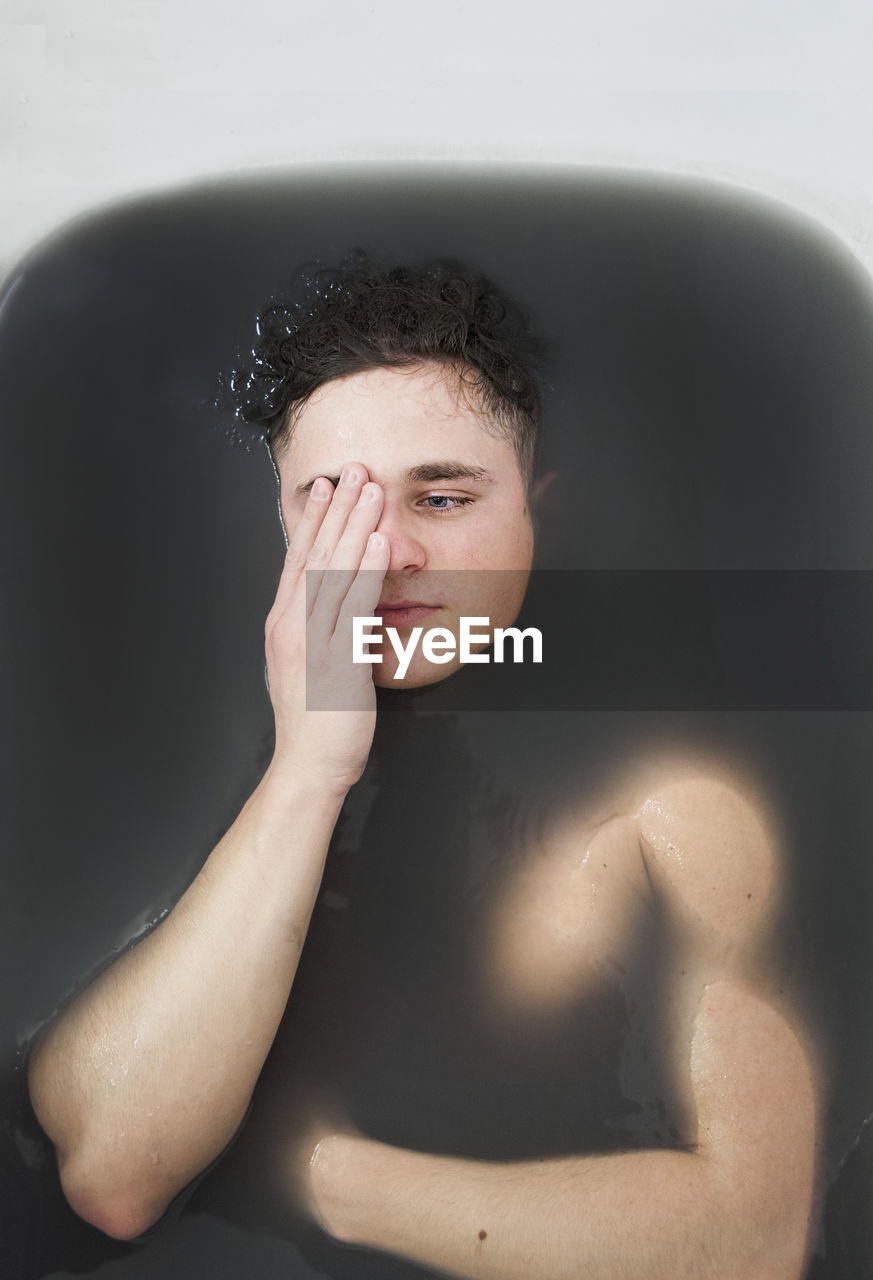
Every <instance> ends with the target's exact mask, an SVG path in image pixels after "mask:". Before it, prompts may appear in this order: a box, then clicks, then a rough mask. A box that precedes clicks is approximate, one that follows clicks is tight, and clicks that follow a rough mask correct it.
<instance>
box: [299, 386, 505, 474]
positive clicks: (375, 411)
mask: <svg viewBox="0 0 873 1280" xmlns="http://www.w3.org/2000/svg"><path fill="white" fill-rule="evenodd" d="M425 455H427V456H428V457H430V456H438V457H451V458H457V459H459V460H461V461H464V462H468V463H470V464H471V465H474V466H481V467H484V468H487V469H494V468H495V467H504V466H507V465H508V466H513V465H514V463H515V454H514V451H513V450H512V447H511V446H510V445H509V443H508V442H507V441H506V440H505V439H504V438H503V436H502V435H500V434H499V432H498V429H497V428H496V427H492V426H490V425H489V424H487V422H486V420H485V418H484V415H483V413H482V412H481V411H480V410H478V409H477V408H476V407H475V404H474V402H473V400H472V396H471V395H470V393H468V392H467V391H466V389H465V388H464V387H463V385H462V383H461V380H460V375H459V374H458V372H457V371H456V370H454V369H453V368H451V366H447V365H437V364H418V365H414V366H411V367H409V368H403V369H368V370H366V371H365V372H364V373H355V374H351V375H349V376H348V377H345V378H336V379H335V380H333V381H332V382H328V383H325V384H324V386H322V387H319V388H318V390H317V391H316V392H314V393H313V395H312V396H311V397H310V399H309V400H308V401H307V402H306V404H305V405H304V406H303V408H302V409H301V411H300V413H299V414H298V416H297V417H296V419H295V421H294V424H293V427H292V432H291V438H290V440H289V442H288V445H287V448H286V449H285V450H284V452H283V453H282V456H281V459H280V470H281V471H282V472H283V475H284V477H285V478H286V479H287V480H288V481H289V482H292V481H293V483H295V484H297V483H298V482H304V483H305V482H306V481H308V480H310V479H312V477H313V476H315V475H322V474H327V475H337V474H339V468H341V467H342V464H343V463H344V462H351V461H355V462H362V463H363V464H364V465H365V466H366V467H367V468H368V470H369V472H370V475H371V477H372V478H374V479H378V480H382V481H387V480H388V479H390V478H391V477H392V476H394V475H397V474H400V473H405V472H407V471H408V470H410V468H412V467H414V466H415V465H416V464H418V463H420V462H421V461H422V459H423V457H424V456H425Z"/></svg>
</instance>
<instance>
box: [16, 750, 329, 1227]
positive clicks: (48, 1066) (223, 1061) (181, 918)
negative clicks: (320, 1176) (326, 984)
mask: <svg viewBox="0 0 873 1280" xmlns="http://www.w3.org/2000/svg"><path fill="white" fill-rule="evenodd" d="M340 803H341V801H340V798H339V797H338V796H337V795H336V794H335V793H331V792H329V791H327V790H324V789H318V788H316V787H315V786H310V787H303V786H301V785H299V784H295V783H290V782H289V781H288V780H287V778H282V777H280V776H277V775H276V774H275V773H273V772H270V771H268V774H267V775H266V777H265V778H264V780H263V782H262V783H261V785H260V786H259V787H258V789H257V791H256V792H255V793H254V795H253V796H252V797H251V799H250V800H249V801H248V803H247V804H246V806H245V808H244V809H243V811H242V813H241V814H240V816H239V818H238V819H237V821H236V822H235V823H234V825H233V827H232V828H231V829H230V831H229V832H228V833H227V835H226V836H225V837H224V839H223V840H222V841H221V843H220V844H219V845H218V846H217V847H216V849H215V850H214V851H213V853H212V854H211V855H210V857H209V858H208V860H207V862H206V864H205V865H204V867H203V869H202V871H201V872H200V874H199V875H198V876H197V878H196V879H195V881H194V882H193V883H192V885H191V886H190V888H189V889H188V890H187V892H186V893H185V894H184V896H183V897H182V898H181V899H180V901H179V903H178V904H177V906H176V907H175V909H174V910H173V911H172V912H171V914H170V915H169V916H168V917H167V919H166V920H165V921H163V922H162V924H161V925H160V926H159V927H158V928H157V929H156V930H155V931H154V932H153V933H151V934H150V935H149V936H148V937H146V938H145V939H143V941H142V942H141V943H140V944H138V945H137V946H136V947H134V948H132V949H131V950H130V951H128V952H127V953H126V954H125V955H123V956H122V957H121V958H120V959H119V960H118V961H117V962H116V963H115V964H114V965H112V967H111V968H110V969H108V970H106V971H105V972H104V973H103V974H102V975H101V976H100V978H99V979H98V980H97V981H95V982H94V983H93V984H92V986H91V987H89V988H88V989H87V990H86V991H85V992H83V994H82V995H81V996H80V997H79V998H78V999H77V1000H75V1001H74V1002H73V1003H72V1004H71V1005H70V1006H69V1007H68V1008H67V1009H66V1010H65V1011H64V1013H63V1014H62V1015H61V1016H60V1017H59V1018H58V1020H57V1021H56V1022H55V1024H53V1026H52V1027H51V1028H50V1029H49V1030H48V1032H47V1033H46V1034H45V1036H44V1037H43V1039H42V1040H41V1041H40V1042H39V1044H38V1045H37V1047H36V1049H35V1052H34V1055H33V1059H32V1064H31V1069H30V1078H29V1083H30V1090H31V1097H32V1099H33V1103H34V1108H35V1110H36V1114H37V1116H38V1118H39V1120H40V1123H41V1124H42V1125H43V1127H44V1129H45V1131H46V1133H47V1134H48V1135H49V1137H50V1138H51V1139H52V1141H53V1142H54V1143H55V1146H56V1147H57V1150H58V1158H59V1166H60V1170H61V1177H62V1180H63V1183H64V1188H65V1191H66V1193H67V1196H68V1198H69V1199H70V1201H71V1203H72V1204H73V1207H74V1208H75V1209H76V1210H77V1212H79V1213H81V1214H82V1215H83V1216H85V1217H87V1218H88V1219H89V1220H91V1221H92V1222H95V1223H96V1224H97V1225H99V1226H101V1227H102V1228H103V1229H104V1230H106V1231H108V1232H110V1233H111V1234H116V1235H134V1234H138V1233H139V1232H140V1231H142V1230H144V1229H145V1227H146V1226H148V1225H149V1223H150V1222H151V1221H153V1220H154V1219H155V1218H157V1217H158V1216H159V1215H160V1213H161V1212H162V1211H163V1209H164V1208H165V1206H166V1205H167V1204H168V1203H169V1201H170V1200H171V1199H172V1197H173V1196H174V1195H175V1194H176V1193H177V1192H178V1191H179V1190H180V1189H181V1188H182V1187H183V1186H185V1185H186V1184H187V1183H188V1182H189V1181H190V1180H191V1179H192V1178H193V1177H194V1176H195V1175H196V1174H197V1173H198V1172H199V1171H200V1170H201V1169H203V1168H204V1167H205V1166H206V1165H207V1164H208V1163H209V1162H210V1161H211V1160H212V1159H214V1157H215V1156H216V1155H218V1154H219V1152H220V1151H221V1150H222V1149H223V1147H224V1146H225V1145H226V1144H227V1142H228V1141H229V1140H230V1138H231V1137H232V1136H233V1134H234V1132H235V1131H236V1129H237V1127H238V1125H239V1123H240V1121H241V1119H242V1117H243V1115H244V1113H245V1109H246V1106H247V1104H248V1101H249V1098H250V1096H251V1092H252V1089H253V1087H254V1084H255V1081H256V1079H257V1077H258V1074H259V1072H260V1070H261V1067H262V1066H263V1062H264V1059H265V1057H266V1055H267V1052H268V1051H269V1048H270V1045H271V1043H272V1040H273V1038H274V1035H275V1032H276V1028H277V1026H278V1024H279V1021H280V1019H281V1017H282V1013H283V1010H284V1007H285V1003H286V1001H287V998H288V993H289V990H290V987H291V983H292V981H293V978H294V973H295V970H296V966H297V960H298V957H299V954H300V950H301V947H302V944H303V940H304V938H305V935H306V929H307V925H308V921H309V916H310V913H311V910H312V906H313V903H314V900H315V897H316V894H317V892H318V886H319V883H320V880H321V874H322V870H323V866H324V857H325V853H326V850H327V846H328V843H329V840H330V835H331V832H332V830H333V826H334V824H335V822H336V818H337V815H338V812H339V806H340Z"/></svg>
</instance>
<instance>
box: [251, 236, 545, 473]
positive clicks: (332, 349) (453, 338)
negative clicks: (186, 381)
mask: <svg viewBox="0 0 873 1280" xmlns="http://www.w3.org/2000/svg"><path fill="white" fill-rule="evenodd" d="M540 356H541V344H540V343H539V342H538V340H537V339H536V338H535V337H534V336H533V334H532V333H531V330H530V326H529V324H528V321H527V318H526V316H525V314H524V312H523V311H522V309H521V308H520V307H519V306H518V305H517V304H516V303H515V302H513V301H512V300H510V299H509V298H508V297H506V296H505V295H504V294H502V293H501V292H500V291H499V290H498V289H497V288H496V287H495V286H494V285H493V284H492V283H491V281H490V280H488V279H487V278H486V277H485V276H483V275H481V274H479V273H478V272H474V271H471V270H469V269H468V268H466V267H464V266H462V265H461V264H460V263H458V262H455V261H452V260H446V261H440V262H436V263H431V264H428V265H425V266H422V267H418V268H412V267H406V266H392V267H390V268H389V267H384V266H382V265H379V264H377V263H376V262H374V261H373V260H372V259H370V258H368V257H367V256H365V255H363V254H357V255H354V257H352V258H351V259H347V260H346V261H345V263H344V264H343V265H342V266H341V267H339V268H337V269H324V268H318V269H315V270H312V269H309V270H307V269H304V270H303V271H301V272H300V273H299V285H298V289H297V293H296V298H295V299H292V301H290V302H273V303H271V305H270V306H268V307H267V308H266V309H265V310H264V311H263V312H262V313H261V315H260V316H259V317H258V342H257V344H256V345H255V347H254V349H253V351H252V357H253V361H252V363H251V364H250V365H249V366H248V367H243V368H240V369H238V370H237V371H236V372H235V373H234V375H233V378H232V380H231V387H232V390H233V393H234V397H235V400H236V409H237V415H238V417H239V418H241V419H243V420H244V421H245V422H246V423H249V424H251V425H252V426H255V427H260V429H261V434H262V435H263V436H264V438H265V439H266V440H267V442H268V444H269V446H270V448H271V451H272V452H273V455H274V456H277V455H278V454H280V453H281V451H282V448H283V446H284V445H285V444H286V443H287V441H288V440H289V439H290V437H291V435H292V434H293V430H294V419H295V416H296V414H297V413H299V411H300V410H301V409H302V407H303V406H304V405H305V404H306V402H307V400H308V399H309V397H310V396H311V395H312V394H313V393H314V392H315V391H316V390H317V389H318V388H319V387H321V386H323V385H324V383H326V382H330V381H332V380H333V379H335V378H342V377H345V376H346V375H348V374H353V373H363V372H365V371H366V370H368V369H374V368H388V369H398V368H405V367H410V366H413V365H415V364H417V363H419V362H420V361H423V360H428V361H435V362H437V363H440V364H444V365H446V366H447V367H449V368H451V369H453V370H454V371H455V372H457V374H458V377H459V380H460V387H461V390H462V391H463V392H464V394H465V395H466V397H467V401H468V403H469V404H470V406H471V408H473V409H474V410H475V411H476V412H477V413H479V414H480V415H482V416H483V417H484V419H485V425H486V429H492V430H493V431H494V432H495V434H499V435H501V436H502V437H503V438H504V439H506V440H507V441H508V443H509V444H511V446H512V448H513V449H514V450H515V454H516V457H517V459H518V464H519V470H520V471H521V473H522V475H523V476H524V477H525V478H526V480H527V482H528V484H530V482H531V480H532V477H533V474H534V469H535V462H536V452H537V442H538V435H539V404H540V400H539V390H538V387H537V382H536V379H535V377H534V374H533V372H532V369H533V366H534V365H535V364H537V363H538V362H539V359H540Z"/></svg>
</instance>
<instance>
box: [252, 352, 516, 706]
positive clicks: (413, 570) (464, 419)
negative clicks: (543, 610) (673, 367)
mask: <svg viewBox="0 0 873 1280" xmlns="http://www.w3.org/2000/svg"><path fill="white" fill-rule="evenodd" d="M352 462H355V463H359V464H361V465H362V466H363V467H365V468H366V470H367V473H368V475H369V478H370V479H371V480H374V481H376V483H378V484H379V485H381V487H382V490H383V492H384V506H383V509H382V515H381V518H380V520H379V524H378V526H377V528H378V529H379V530H381V532H382V533H384V534H385V535H386V537H387V538H388V542H389V545H390V551H391V554H390V560H389V565H388V572H387V574H386V577H385V582H384V584H383V587H382V593H381V596H380V600H379V607H378V608H377V609H376V610H375V611H374V613H376V614H379V616H380V617H381V618H382V623H383V628H384V627H394V628H396V630H397V632H398V633H399V636H400V638H401V640H402V641H403V643H404V644H406V643H407V641H408V639H409V636H410V633H411V632H412V628H413V626H419V627H422V628H423V630H424V631H428V630H429V629H431V628H432V627H447V628H448V629H449V630H450V631H452V632H453V634H454V635H455V636H457V634H458V618H459V617H463V616H466V617H474V616H480V617H487V618H489V619H490V622H491V626H492V627H508V626H510V625H511V624H512V623H513V622H514V621H515V619H516V617H517V615H518V611H519V609H520V607H521V601H522V597H523V596H524V591H525V587H526V585H527V578H528V574H529V571H530V566H531V559H532V556H533V528H532V524H531V518H530V514H529V511H528V506H527V500H526V492H525V482H524V478H523V477H522V475H521V473H520V471H519V467H518V461H517V458H516V455H515V452H514V450H513V448H512V446H511V445H510V444H509V443H507V441H506V440H505V439H503V438H502V437H500V436H498V435H496V434H492V431H491V429H490V428H489V429H487V430H486V428H485V426H484V425H483V419H482V417H481V415H480V414H478V413H477V412H476V410H475V409H474V408H472V407H471V405H470V404H469V403H468V400H467V398H466V397H465V395H464V394H463V392H462V390H461V388H460V385H459V381H458V375H457V373H455V372H454V371H452V370H451V369H450V368H449V367H448V366H443V365H438V364H434V363H422V364H419V365H415V366H413V367H411V368H407V369H370V370H367V371H366V372H365V373H357V374H352V375H350V376H349V377H345V378H338V379H336V380H335V381H333V382H328V383H325V385H324V386H323V387H320V388H319V389H318V391H316V392H315V393H314V395H313V396H312V397H311V399H310V400H309V401H308V402H307V403H306V404H305V405H304V406H303V408H302V410H301V411H300V413H299V415H298V417H297V419H296V421H295V424H294V427H293V433H292V436H291V439H290V441H289V442H288V444H287V446H286V447H285V448H284V449H283V450H282V451H281V453H280V455H279V457H278V458H277V466H278V470H279V477H280V480H281V493H282V515H283V519H284V521H285V525H286V528H287V530H288V533H289V535H290V533H291V531H292V529H293V528H294V527H295V525H296V524H297V521H298V520H299V519H300V516H301V514H302V511H303V507H304V505H305V503H306V498H307V494H308V490H309V488H310V487H311V484H312V481H313V480H315V479H316V477H318V476H327V477H328V479H330V480H332V481H334V483H336V480H337V478H338V477H339V475H340V472H341V471H342V468H343V466H345V465H346V464H348V463H352ZM469 570H478V571H480V572H467V571H469ZM485 570H494V571H496V570H501V571H504V572H481V571H485ZM505 571H512V572H505ZM409 602H415V603H417V604H419V605H422V606H427V610H426V611H423V610H422V609H421V608H418V609H415V610H413V611H411V612H410V611H409V610H406V611H404V610H402V609H397V608H396V607H395V608H394V609H393V610H392V606H397V605H400V604H408V603H409ZM482 629H483V628H481V627H477V628H476V630H482ZM371 652H375V653H381V654H382V656H383V660H382V663H381V664H377V665H374V667H373V676H374V679H375V682H376V684H381V685H388V686H390V687H392V688H399V687H407V688H409V687H413V686H416V685H423V684H432V683H434V682H435V681H438V680H442V679H443V678H444V677H445V676H447V675H449V674H450V673H451V672H453V671H455V670H457V668H458V667H459V666H460V665H461V661H460V657H459V656H456V657H455V658H453V659H452V661H450V662H447V663H445V664H443V665H436V664H434V663H431V662H429V661H428V660H427V659H426V658H425V657H424V656H423V654H422V652H421V646H420V644H419V646H418V647H417V649H416V654H415V657H414V658H413V660H412V663H411V665H410V667H409V670H408V671H407V673H406V675H405V676H404V677H403V679H402V680H397V679H395V678H394V672H395V671H396V669H397V660H396V657H395V655H394V650H393V649H392V647H391V645H390V643H389V642H388V639H387V637H385V638H384V639H383V642H382V645H381V648H377V647H375V646H374V647H373V648H372V649H371Z"/></svg>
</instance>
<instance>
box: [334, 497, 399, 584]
mask: <svg viewBox="0 0 873 1280" xmlns="http://www.w3.org/2000/svg"><path fill="white" fill-rule="evenodd" d="M384 502H385V494H384V491H383V489H382V486H381V485H380V484H376V483H375V481H373V480H370V481H368V482H367V483H366V484H365V485H364V486H363V488H362V489H361V492H360V495H359V497H358V501H357V502H356V503H355V505H354V507H353V508H352V510H351V512H350V513H349V518H348V521H347V522H346V527H345V529H344V530H343V532H342V535H341V536H340V539H339V542H338V543H337V544H336V548H335V550H334V553H333V555H332V556H331V559H330V564H329V565H328V568H329V569H330V571H331V573H332V572H333V571H334V570H335V569H343V570H347V571H348V570H351V572H352V573H353V574H354V573H357V571H358V569H359V567H360V564H361V559H362V557H363V555H364V551H365V549H366V546H367V539H368V538H369V536H370V534H371V533H372V532H373V530H374V529H375V528H376V525H377V524H378V523H379V517H380V516H381V514H382V507H383V505H384Z"/></svg>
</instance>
